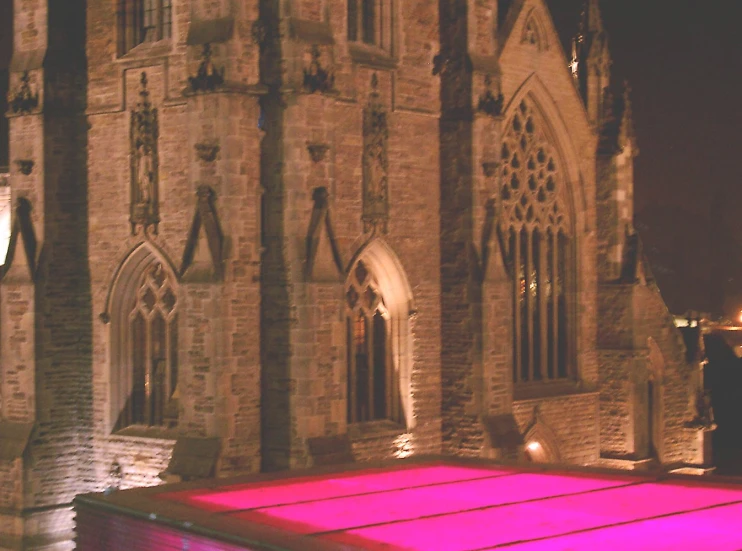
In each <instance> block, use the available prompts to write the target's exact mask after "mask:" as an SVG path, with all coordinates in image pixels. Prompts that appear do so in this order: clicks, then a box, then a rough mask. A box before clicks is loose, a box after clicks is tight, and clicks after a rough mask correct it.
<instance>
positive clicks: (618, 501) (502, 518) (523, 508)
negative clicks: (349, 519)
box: [323, 483, 742, 551]
mask: <svg viewBox="0 0 742 551" xmlns="http://www.w3.org/2000/svg"><path fill="white" fill-rule="evenodd" d="M740 500H742V491H740V490H731V489H724V488H703V487H697V486H680V485H670V484H656V483H650V484H637V485H633V486H623V487H618V488H611V489H607V490H599V491H595V492H590V493H585V494H580V495H575V496H568V497H558V498H553V499H544V500H540V501H535V502H529V503H519V504H515V505H506V506H503V507H493V508H489V509H483V510H478V511H470V512H465V513H458V514H452V515H447V516H446V517H438V516H436V517H431V518H424V519H418V520H411V521H406V522H399V523H395V524H384V525H380V526H370V527H367V528H360V529H357V530H350V531H348V532H345V533H342V534H338V533H336V534H331V535H327V536H323V537H325V538H327V539H331V540H334V541H338V542H342V543H346V544H353V543H355V544H357V545H358V544H359V543H360V542H363V548H364V549H369V550H374V549H388V547H384V545H389V544H391V545H393V546H399V547H402V548H404V549H419V550H421V551H438V550H440V551H465V550H469V549H482V548H487V547H491V546H495V545H501V544H505V543H513V542H518V541H524V540H529V539H538V538H548V537H553V536H557V535H563V534H566V533H570V532H574V531H579V530H588V529H595V528H600V527H603V526H607V525H611V524H615V523H619V522H629V521H635V520H643V519H646V518H650V517H653V516H657V515H667V514H672V513H679V512H685V511H690V510H693V509H700V508H703V507H711V506H714V505H718V504H723V503H731V502H735V501H740ZM372 542H381V543H379V544H375V543H372Z"/></svg>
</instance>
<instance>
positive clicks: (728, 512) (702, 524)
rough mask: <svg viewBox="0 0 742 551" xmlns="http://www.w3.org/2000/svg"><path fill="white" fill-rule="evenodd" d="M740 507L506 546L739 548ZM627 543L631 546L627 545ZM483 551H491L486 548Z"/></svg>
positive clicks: (614, 550) (532, 549)
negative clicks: (485, 550)
mask: <svg viewBox="0 0 742 551" xmlns="http://www.w3.org/2000/svg"><path fill="white" fill-rule="evenodd" d="M740 519H742V504H737V505H726V506H723V507H717V508H714V509H706V510H704V511H697V512H693V513H685V514H682V515H676V516H671V517H665V518H658V519H652V520H645V521H641V522H637V523H632V524H625V525H622V526H611V527H607V528H603V529H601V530H595V531H591V532H582V533H579V534H571V535H567V536H561V537H557V538H549V539H548V540H543V541H534V542H529V543H524V544H521V545H514V546H512V547H508V549H511V550H512V551H544V550H548V551H567V550H574V549H600V550H601V551H625V550H626V549H628V548H631V549H632V550H637V551H640V550H645V549H646V550H647V551H649V550H652V551H663V550H666V551H680V550H685V549H706V550H709V549H713V550H714V551H738V550H739V549H742V530H740V529H739V522H740ZM627 542H630V543H631V545H630V546H627ZM487 551H492V549H488V550H487Z"/></svg>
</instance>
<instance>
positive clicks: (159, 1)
mask: <svg viewBox="0 0 742 551" xmlns="http://www.w3.org/2000/svg"><path fill="white" fill-rule="evenodd" d="M172 11H173V10H172V0H118V53H119V55H124V54H125V53H127V52H128V51H129V50H131V49H133V48H134V47H136V46H138V45H139V44H142V43H144V42H157V41H159V40H164V39H167V38H170V37H171V36H172V27H173V22H172Z"/></svg>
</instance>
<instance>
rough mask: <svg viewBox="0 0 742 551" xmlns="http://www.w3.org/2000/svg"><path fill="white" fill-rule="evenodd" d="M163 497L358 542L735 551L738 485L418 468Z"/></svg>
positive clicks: (371, 545) (423, 549) (741, 505)
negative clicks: (628, 544) (629, 543)
mask: <svg viewBox="0 0 742 551" xmlns="http://www.w3.org/2000/svg"><path fill="white" fill-rule="evenodd" d="M160 498H162V499H167V500H174V501H179V502H181V503H185V504H188V505H190V506H191V507H195V508H198V509H202V510H206V511H209V512H212V513H214V514H218V515H223V516H224V517H225V518H231V519H237V520H239V521H241V522H244V523H246V525H248V524H249V525H253V524H260V525H268V526H272V527H276V528H280V529H282V530H284V531H286V532H290V533H294V534H301V535H306V536H308V537H310V538H312V539H313V540H315V541H327V542H336V543H341V544H346V545H350V546H353V548H354V549H367V550H381V549H385V550H390V549H408V550H412V549H415V550H420V551H437V550H440V551H469V550H480V551H483V550H485V549H495V548H497V547H498V546H501V545H507V548H508V549H513V550H515V551H534V550H544V549H548V550H558V549H564V550H567V549H591V550H592V549H600V550H608V551H610V550H619V549H627V548H629V547H630V548H631V549H653V550H656V549H668V550H670V549H672V550H683V549H707V550H716V549H718V550H737V549H742V529H740V527H739V526H740V521H742V487H735V486H723V487H722V486H712V485H708V484H706V485H702V484H701V483H700V482H699V483H695V482H694V483H680V482H676V483H671V482H667V481H665V482H657V481H655V480H652V479H650V478H639V477H628V476H601V475H586V474H581V475H580V474H568V473H558V472H539V473H535V472H519V471H516V470H514V469H505V468H494V467H493V468H487V467H481V466H478V467H464V466H447V465H422V466H419V467H417V468H403V469H388V470H380V469H377V470H366V471H358V472H349V473H344V474H341V475H338V474H335V475H327V476H320V477H305V478H293V479H288V480H280V481H273V482H267V483H260V484H251V485H242V486H232V487H226V488H222V489H219V490H218V491H214V490H211V491H205V490H198V491H188V492H171V493H165V494H161V495H160ZM628 542H631V545H630V546H629V547H627V543H628Z"/></svg>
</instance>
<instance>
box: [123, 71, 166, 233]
mask: <svg viewBox="0 0 742 551" xmlns="http://www.w3.org/2000/svg"><path fill="white" fill-rule="evenodd" d="M129 135H130V156H129V157H130V160H131V206H130V217H129V221H130V223H131V233H132V235H134V234H135V233H136V231H137V227H139V226H141V227H142V228H143V229H144V233H145V234H146V233H147V230H148V229H149V228H150V227H152V229H153V231H154V233H155V234H157V226H158V224H159V222H160V215H159V169H158V167H159V154H158V139H159V125H158V119H157V109H156V108H154V107H152V103H151V102H150V99H149V90H147V73H144V72H143V73H142V77H141V79H140V91H139V102H138V103H137V106H136V109H134V110H132V112H131V127H130V131H129Z"/></svg>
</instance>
